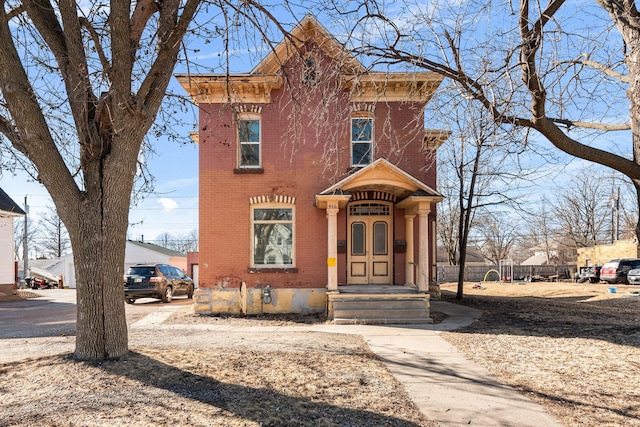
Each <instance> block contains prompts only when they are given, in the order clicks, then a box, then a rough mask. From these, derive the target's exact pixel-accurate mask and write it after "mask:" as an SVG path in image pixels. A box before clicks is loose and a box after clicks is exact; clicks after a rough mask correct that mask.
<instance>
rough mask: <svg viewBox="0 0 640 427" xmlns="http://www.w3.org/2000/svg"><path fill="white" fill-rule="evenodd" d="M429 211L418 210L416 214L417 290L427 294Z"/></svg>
mask: <svg viewBox="0 0 640 427" xmlns="http://www.w3.org/2000/svg"><path fill="white" fill-rule="evenodd" d="M428 216H429V211H428V210H427V211H426V212H425V210H423V209H420V210H419V212H418V235H419V236H420V239H419V245H420V247H419V251H418V283H417V284H418V290H419V291H421V292H429V222H428Z"/></svg>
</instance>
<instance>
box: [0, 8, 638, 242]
mask: <svg viewBox="0 0 640 427" xmlns="http://www.w3.org/2000/svg"><path fill="white" fill-rule="evenodd" d="M303 16H304V12H301V13H299V14H298V16H296V18H295V19H294V18H290V17H289V18H287V19H286V20H285V21H286V24H285V28H291V27H292V26H293V25H294V24H295V21H296V20H297V19H301V18H302V17H303ZM320 20H321V22H322V24H323V25H325V26H326V27H327V29H328V30H329V31H332V32H337V33H340V29H339V28H338V27H335V26H332V24H331V22H329V21H328V20H324V19H320ZM340 36H341V35H340V34H337V37H338V38H339V39H341V37H340ZM274 37H275V36H274ZM245 41H247V40H245ZM189 42H190V44H189V45H188V47H189V50H190V51H191V54H190V59H191V60H192V61H194V62H199V63H200V64H202V65H203V66H202V67H198V66H197V65H196V64H192V68H191V69H190V70H191V71H192V72H196V73H197V72H224V69H223V68H221V67H220V66H219V65H218V64H219V61H220V59H221V58H224V55H222V56H221V53H222V48H221V46H220V44H219V43H220V41H219V40H213V39H212V42H211V43H206V44H201V43H196V41H195V40H193V39H191V40H189ZM232 50H233V52H232V53H233V54H234V55H232V57H231V58H230V61H231V63H230V67H231V69H230V71H231V72H248V71H250V70H251V69H252V67H253V66H254V65H255V63H256V61H257V60H259V59H260V58H261V57H262V56H263V55H264V52H260V47H258V48H252V49H250V52H249V53H247V51H246V50H243V49H240V48H237V47H236V48H234V47H233V46H232ZM185 71H186V70H185V69H184V68H183V67H182V68H181V67H180V66H179V67H178V68H177V70H176V72H185ZM170 91H172V92H175V93H177V94H181V95H184V91H183V90H182V88H181V87H180V86H179V84H178V83H177V81H176V80H175V79H172V81H171V83H170ZM184 120H186V121H187V122H188V123H190V125H187V126H185V127H184V128H181V129H178V132H180V133H182V134H184V135H186V134H187V133H188V132H189V131H193V130H195V125H196V123H195V116H194V115H193V114H186V115H185V119H184ZM614 121H615V120H614ZM444 127H446V126H444ZM628 140H629V135H628V133H614V134H611V135H610V136H607V137H602V138H598V141H597V143H596V144H595V145H601V146H603V148H607V149H611V148H612V147H620V150H628V149H629V147H630V144H629V142H628ZM622 141H624V142H622ZM152 142H153V144H154V151H155V154H153V155H152V156H147V158H146V161H147V167H148V169H149V172H150V173H151V174H152V175H153V176H154V177H155V186H154V187H155V191H154V193H152V194H149V195H148V196H146V198H145V199H144V200H143V201H141V202H138V203H137V204H136V205H134V206H132V208H131V211H130V215H129V222H130V226H129V232H128V236H127V237H128V238H130V239H134V240H142V239H144V240H145V241H154V240H155V239H157V237H158V236H159V235H160V234H161V233H164V232H167V233H170V234H172V235H175V236H177V235H185V234H188V233H190V232H191V231H192V230H195V229H197V228H198V150H197V146H196V144H195V143H191V144H187V145H182V144H179V143H177V142H173V141H172V140H169V139H168V138H164V137H160V138H159V139H157V140H153V141H152ZM621 142H622V143H621ZM558 155H559V156H560V157H563V155H562V154H561V153H560V152H558ZM565 158H566V156H565ZM566 160H567V161H566V163H565V162H563V161H561V162H560V165H556V166H553V167H554V168H558V169H564V172H565V173H560V174H558V175H556V178H555V179H554V180H553V181H554V183H553V184H556V185H562V184H563V181H567V183H566V184H565V185H567V186H568V181H569V180H570V179H571V175H572V174H575V173H580V171H590V172H593V171H594V170H595V169H596V168H597V169H600V168H598V167H594V166H593V165H591V164H587V163H586V162H583V161H580V160H575V159H573V160H571V161H570V159H569V158H566ZM566 172H568V173H566ZM552 175H553V174H552ZM553 184H552V183H547V184H546V185H545V186H547V185H548V186H551V185H553ZM0 187H1V188H2V189H3V190H4V191H5V192H7V193H8V194H9V196H11V197H12V198H13V199H14V200H15V201H16V202H17V203H18V204H20V205H23V203H24V197H25V196H27V197H28V199H29V212H30V220H31V221H37V219H38V216H39V214H41V213H43V212H45V211H46V210H47V208H48V207H53V203H52V202H51V199H50V198H49V196H48V195H47V191H46V190H45V189H44V187H43V186H42V185H40V184H38V183H35V182H28V178H27V176H26V175H25V174H19V175H18V176H15V177H14V176H12V175H11V174H10V173H7V172H6V171H5V172H3V174H2V176H1V177H0ZM547 188H549V187H547ZM542 193H543V194H544V193H547V192H546V191H543V192H542ZM530 197H531V198H535V199H537V195H535V194H531V195H530ZM540 197H541V196H540Z"/></svg>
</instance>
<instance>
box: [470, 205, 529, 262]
mask: <svg viewBox="0 0 640 427" xmlns="http://www.w3.org/2000/svg"><path fill="white" fill-rule="evenodd" d="M518 229H519V225H518V224H516V223H514V220H513V219H512V218H509V217H508V216H507V215H505V214H504V213H495V212H493V213H484V214H482V216H481V218H480V219H479V220H478V235H479V237H480V239H481V241H482V243H481V245H480V250H481V251H482V255H483V256H484V257H485V258H486V259H488V260H489V261H491V262H492V263H494V264H495V265H499V264H500V261H502V260H506V259H510V258H511V252H512V250H513V248H514V246H515V245H516V243H517V241H518V239H519V238H520V234H521V233H520V232H519V230H518Z"/></svg>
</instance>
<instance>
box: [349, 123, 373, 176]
mask: <svg viewBox="0 0 640 427" xmlns="http://www.w3.org/2000/svg"><path fill="white" fill-rule="evenodd" d="M356 119H369V120H371V141H369V143H370V144H371V156H370V157H371V158H370V159H369V163H359V164H356V163H354V161H353V144H354V141H353V121H354V120H356ZM374 130H375V121H374V118H373V116H372V115H371V114H369V113H355V114H352V115H351V119H350V120H349V158H350V164H351V167H364V166H367V165H370V164H371V163H373V162H374V160H375V152H374V150H375V144H374V141H375V135H374ZM356 143H359V144H364V143H366V141H357V142H356Z"/></svg>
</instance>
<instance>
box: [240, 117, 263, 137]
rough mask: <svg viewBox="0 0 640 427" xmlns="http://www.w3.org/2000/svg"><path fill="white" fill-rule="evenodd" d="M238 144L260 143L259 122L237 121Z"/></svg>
mask: <svg viewBox="0 0 640 427" xmlns="http://www.w3.org/2000/svg"><path fill="white" fill-rule="evenodd" d="M238 137H239V138H240V142H260V120H239V121H238Z"/></svg>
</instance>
